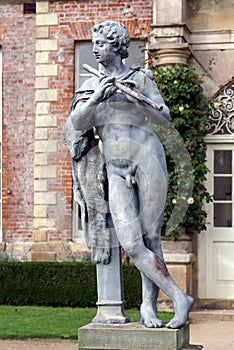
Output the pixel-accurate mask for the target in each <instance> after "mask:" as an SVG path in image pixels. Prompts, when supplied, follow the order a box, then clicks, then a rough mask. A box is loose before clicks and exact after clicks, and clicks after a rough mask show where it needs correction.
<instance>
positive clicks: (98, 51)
mask: <svg viewBox="0 0 234 350" xmlns="http://www.w3.org/2000/svg"><path fill="white" fill-rule="evenodd" d="M92 42H93V54H94V57H95V58H96V60H97V62H98V63H101V64H103V65H107V64H114V62H115V59H116V51H115V50H114V47H113V46H112V45H111V44H110V43H109V42H108V40H107V38H106V36H105V35H103V34H101V33H96V34H95V35H93V40H92Z"/></svg>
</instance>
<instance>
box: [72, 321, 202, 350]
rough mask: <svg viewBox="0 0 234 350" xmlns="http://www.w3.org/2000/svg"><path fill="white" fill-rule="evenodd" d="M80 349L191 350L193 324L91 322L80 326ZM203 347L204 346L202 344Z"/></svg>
mask: <svg viewBox="0 0 234 350" xmlns="http://www.w3.org/2000/svg"><path fill="white" fill-rule="evenodd" d="M78 344H79V345H78V349H79V350H179V349H181V350H187V349H192V348H193V349H199V348H198V347H191V345H188V344H189V324H188V323H187V324H186V325H185V326H184V327H182V328H180V329H168V328H146V327H145V326H143V325H142V324H141V323H139V322H131V323H126V324H93V323H91V324H88V325H86V326H84V327H81V328H80V329H79V330H78ZM200 349H201V348H200Z"/></svg>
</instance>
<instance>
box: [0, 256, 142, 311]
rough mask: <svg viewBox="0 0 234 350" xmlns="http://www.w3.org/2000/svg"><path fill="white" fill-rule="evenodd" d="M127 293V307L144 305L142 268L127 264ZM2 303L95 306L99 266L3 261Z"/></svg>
mask: <svg viewBox="0 0 234 350" xmlns="http://www.w3.org/2000/svg"><path fill="white" fill-rule="evenodd" d="M123 275H124V296H125V300H126V307H127V308H134V307H138V308H139V306H140V303H141V279H140V274H139V272H138V270H137V269H136V268H135V267H134V266H133V265H131V264H124V266H123ZM0 286H1V287H0V304H2V305H21V306H22V305H38V306H53V307H58V306H61V307H65V306H69V307H95V306H96V301H97V288H96V269H95V266H94V265H93V264H88V263H82V262H74V263H67V262H66V263H57V262H55V263H49V262H48V263H47V262H43V263H40V262H36V263H34V262H0Z"/></svg>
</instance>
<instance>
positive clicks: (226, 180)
mask: <svg viewBox="0 0 234 350" xmlns="http://www.w3.org/2000/svg"><path fill="white" fill-rule="evenodd" d="M207 148H208V153H207V162H208V168H209V169H210V173H209V174H208V177H207V189H208V191H209V193H210V194H213V195H214V201H213V202H212V203H209V204H208V205H207V207H206V210H207V212H208V226H207V231H206V232H203V233H202V234H201V236H200V237H199V251H200V252H199V280H200V286H199V294H200V295H199V297H200V298H207V299H208V298H211V299H215V298H218V299H234V205H233V195H232V189H233V188H234V176H233V174H234V145H232V144H230V143H229V144H208V145H207Z"/></svg>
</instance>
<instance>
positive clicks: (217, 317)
mask: <svg viewBox="0 0 234 350" xmlns="http://www.w3.org/2000/svg"><path fill="white" fill-rule="evenodd" d="M189 320H190V322H192V323H204V322H209V321H234V309H229V310H224V309H222V310H210V309H209V310H208V309H203V310H196V311H191V312H190V313H189Z"/></svg>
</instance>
